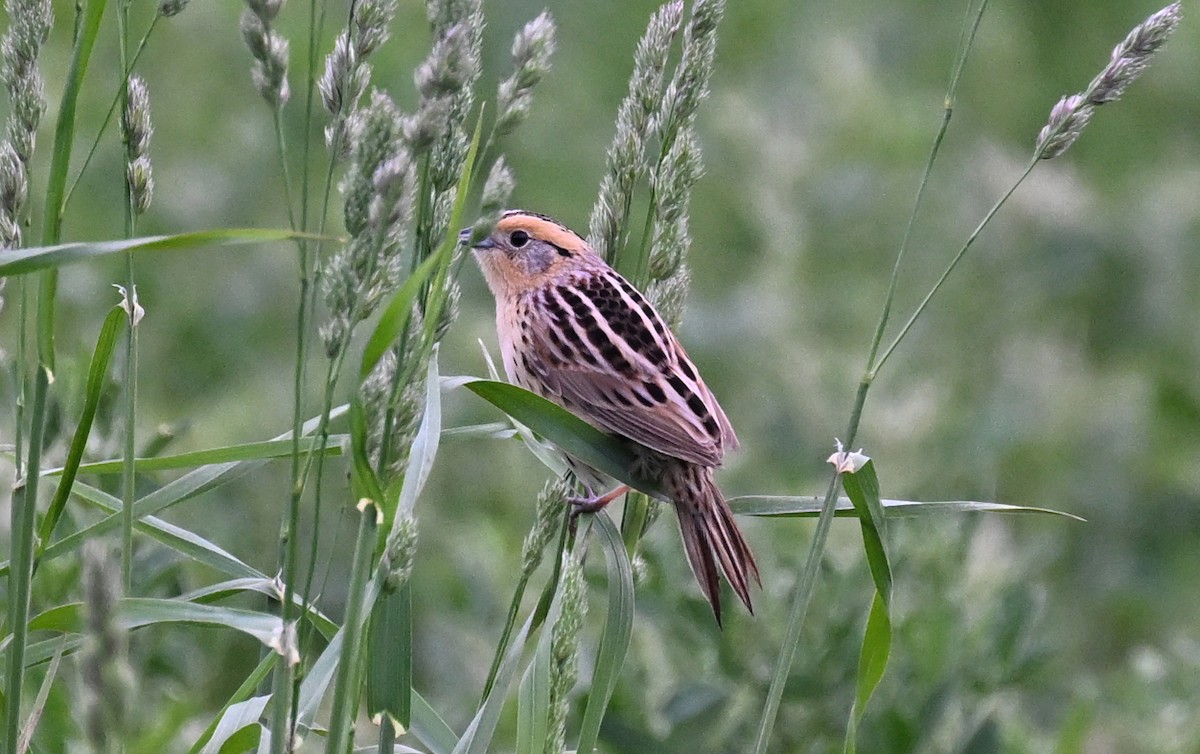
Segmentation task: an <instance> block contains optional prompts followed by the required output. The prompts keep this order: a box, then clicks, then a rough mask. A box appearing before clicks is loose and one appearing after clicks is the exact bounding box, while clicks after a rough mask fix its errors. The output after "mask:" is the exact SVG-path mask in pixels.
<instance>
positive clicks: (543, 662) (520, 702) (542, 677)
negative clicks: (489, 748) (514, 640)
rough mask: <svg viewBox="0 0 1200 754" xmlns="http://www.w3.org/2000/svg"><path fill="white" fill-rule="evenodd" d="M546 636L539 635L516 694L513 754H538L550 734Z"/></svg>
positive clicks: (548, 665)
mask: <svg viewBox="0 0 1200 754" xmlns="http://www.w3.org/2000/svg"><path fill="white" fill-rule="evenodd" d="M549 713H550V632H549V631H547V632H546V633H544V634H542V638H541V641H539V642H538V646H537V650H536V651H535V652H534V654H533V662H531V663H529V667H527V668H526V669H525V675H524V676H523V677H522V678H521V686H520V688H519V690H518V691H517V754H542V752H543V751H544V750H545V746H546V739H547V738H548V737H549V734H550V714H549Z"/></svg>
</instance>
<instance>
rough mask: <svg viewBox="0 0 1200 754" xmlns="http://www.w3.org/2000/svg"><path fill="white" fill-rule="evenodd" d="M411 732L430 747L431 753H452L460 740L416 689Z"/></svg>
mask: <svg viewBox="0 0 1200 754" xmlns="http://www.w3.org/2000/svg"><path fill="white" fill-rule="evenodd" d="M409 732H410V733H412V734H413V735H414V736H416V738H417V740H418V741H420V742H421V743H423V744H424V745H425V746H427V747H428V748H429V751H430V754H450V752H451V751H452V750H453V749H454V746H455V744H456V743H457V742H458V736H457V735H456V734H455V733H454V731H452V730H451V729H450V726H449V725H446V721H445V720H443V719H442V718H441V716H439V715H438V713H437V712H435V711H434V709H433V707H430V706H429V702H427V701H425V697H423V696H421V695H420V694H418V693H417V692H416V691H415V690H414V691H413V692H412V728H411V729H410V731H409Z"/></svg>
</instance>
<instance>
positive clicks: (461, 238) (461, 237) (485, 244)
mask: <svg viewBox="0 0 1200 754" xmlns="http://www.w3.org/2000/svg"><path fill="white" fill-rule="evenodd" d="M472 230H473V229H472V228H463V229H462V230H460V231H459V232H458V242H459V243H460V244H462V245H463V246H471V248H474V249H491V248H493V247H495V245H496V244H495V243H494V242H493V241H492V239H490V238H484V239H483V240H481V241H479V242H478V243H475V244H472V243H471V231H472Z"/></svg>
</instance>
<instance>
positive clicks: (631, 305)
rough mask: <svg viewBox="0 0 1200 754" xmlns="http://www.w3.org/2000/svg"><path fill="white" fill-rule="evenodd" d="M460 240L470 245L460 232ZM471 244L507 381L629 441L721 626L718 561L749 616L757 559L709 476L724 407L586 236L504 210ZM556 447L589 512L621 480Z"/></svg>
mask: <svg viewBox="0 0 1200 754" xmlns="http://www.w3.org/2000/svg"><path fill="white" fill-rule="evenodd" d="M462 240H463V241H464V242H466V243H470V229H468V230H465V231H463V235H462ZM472 246H473V251H474V255H475V258H476V260H477V261H478V263H479V266H480V268H481V270H482V271H483V276H484V279H485V280H486V281H487V285H488V288H489V289H490V290H491V292H492V294H493V296H494V297H495V299H496V331H497V335H498V338H499V341H500V351H501V354H502V356H503V360H504V370H505V372H506V374H507V375H508V379H509V381H510V382H512V383H514V384H516V385H518V386H519V387H522V388H525V389H526V390H529V391H531V392H533V393H536V394H537V395H540V396H541V397H543V398H546V399H547V400H549V401H551V402H553V403H556V404H558V405H559V406H561V407H563V408H565V409H566V410H567V411H570V412H571V413H573V414H575V415H576V416H578V417H579V418H581V419H583V420H584V421H586V422H588V423H589V424H592V425H593V426H595V427H597V428H599V429H601V430H604V431H605V432H608V433H609V434H612V435H615V436H617V437H619V438H624V439H626V440H632V441H633V442H634V445H633V446H632V447H634V448H635V449H636V453H637V457H638V466H639V468H640V469H642V470H643V471H646V470H652V471H651V472H649V473H654V474H655V475H656V481H657V482H658V484H659V485H660V488H661V490H662V491H663V492H664V493H665V494H666V495H667V496H669V497H670V499H671V502H672V503H673V504H674V507H675V511H676V517H677V519H678V521H679V530H680V533H681V535H682V538H683V545H684V551H685V553H686V555H687V559H688V564H689V565H690V566H691V569H692V572H693V574H694V575H695V577H696V581H697V582H698V583H699V585H700V590H701V592H702V593H703V595H704V597H705V598H706V599H707V600H708V602H709V604H710V605H711V607H712V610H713V614H714V616H715V617H716V620H717V624H718V626H719V625H721V594H720V583H719V578H718V567H719V568H720V571H721V572H723V573H724V575H725V579H726V580H727V581H728V582H729V585H730V587H731V588H732V589H733V591H734V593H735V594H736V595H737V596H738V598H739V599H740V600H741V601H742V603H743V604H745V606H746V609H747V610H748V611H750V613H751V614H753V612H754V607H753V604H752V603H751V599H750V579H751V578H753V579H754V581H755V582H757V583H758V584H759V586H760V587H761V586H762V578H761V576H760V575H759V571H758V565H757V563H756V562H755V560H754V554H753V553H752V552H751V550H750V546H749V544H748V543H747V542H746V538H745V537H744V536H743V534H742V532H741V530H740V529H739V528H738V526H737V523H736V522H735V521H734V518H733V512H732V511H731V510H730V508H729V505H728V503H726V501H725V497H724V496H723V495H722V493H721V490H720V488H718V487H717V484H716V482H715V481H714V479H713V470H714V469H715V468H716V467H718V466H720V465H721V461H722V459H723V458H724V455H725V452H726V451H727V450H733V449H736V448H737V447H738V439H737V435H736V434H734V431H733V426H732V425H731V424H730V422H729V419H728V417H727V416H726V415H725V411H724V410H723V409H722V408H721V406H720V404H719V403H717V399H716V397H715V396H714V395H713V393H712V391H711V390H709V388H708V386H707V385H705V384H704V380H703V379H701V377H700V373H699V371H698V370H697V369H696V366H695V364H693V363H692V360H691V359H690V358H688V355H687V353H686V352H685V351H684V350H683V347H682V346H681V345H680V344H679V341H678V340H676V338H675V335H674V334H673V333H672V332H671V330H670V329H669V328H668V327H667V325H666V323H665V322H664V321H663V318H662V317H661V316H660V315H659V313H658V312H657V311H656V310H655V308H654V307H653V305H651V304H650V302H649V301H647V299H646V297H645V296H644V295H643V294H642V293H641V292H640V291H638V290H637V288H635V287H634V286H633V285H632V284H631V283H630V282H629V281H628V280H626V279H625V278H624V277H622V276H621V275H620V274H619V273H618V272H617V271H616V270H615V269H613V268H612V267H611V266H609V264H608V263H607V262H605V261H604V259H603V258H601V257H600V255H599V254H597V253H596V252H595V251H594V250H593V249H592V247H591V246H590V245H589V244H588V242H587V241H586V240H584V238H583V237H582V236H580V235H579V234H578V233H576V232H574V231H573V230H571V229H570V228H568V227H567V226H566V225H563V224H562V223H560V222H559V221H557V220H555V219H553V218H551V217H548V216H546V215H542V214H537V213H535V212H527V211H524V210H508V211H506V212H504V213H502V214H501V215H500V218H499V220H498V222H497V223H496V225H495V227H494V229H493V230H492V231H491V233H490V234H489V235H488V236H487V237H485V238H483V239H481V240H478V241H476V242H475V243H474V244H472ZM564 455H566V460H567V463H568V465H569V466H570V468H571V469H572V470H573V471H574V472H575V476H576V478H577V479H578V480H579V481H580V483H581V484H583V486H584V488H585V489H586V490H587V492H588V497H586V498H575V499H572V501H571V502H572V503H573V504H575V505H576V506H577V508H578V509H579V510H585V511H593V510H597V509H598V508H600V507H603V506H604V505H606V504H607V503H608V502H610V501H611V500H614V499H616V498H617V497H619V496H620V495H621V494H622V493H624V492H625V491H626V490H627V489H628V488H627V487H622V486H619V487H617V488H616V489H614V490H613V491H611V492H608V493H607V494H598V493H599V492H600V491H601V490H603V489H605V487H606V486H608V485H611V484H613V483H614V482H613V481H612V480H611V479H609V478H608V477H607V476H606V475H604V474H603V473H601V472H599V471H597V470H596V469H593V468H592V467H590V466H588V465H587V464H585V463H583V462H581V461H579V460H578V459H576V458H573V457H571V456H570V455H567V454H565V453H564Z"/></svg>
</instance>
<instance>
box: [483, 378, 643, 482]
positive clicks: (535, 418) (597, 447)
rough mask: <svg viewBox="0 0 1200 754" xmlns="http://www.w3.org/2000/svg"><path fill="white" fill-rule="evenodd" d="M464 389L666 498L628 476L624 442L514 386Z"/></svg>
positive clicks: (629, 455)
mask: <svg viewBox="0 0 1200 754" xmlns="http://www.w3.org/2000/svg"><path fill="white" fill-rule="evenodd" d="M466 387H467V389H469V390H470V391H471V392H473V393H475V394H476V395H478V396H479V397H481V398H483V399H484V400H486V401H488V402H489V403H491V404H492V405H494V406H496V407H497V408H499V409H500V410H502V411H504V412H505V413H506V414H508V415H509V416H511V417H512V418H514V419H516V420H517V421H519V422H521V423H522V424H524V425H525V426H527V427H529V428H530V429H532V430H533V431H534V432H537V433H538V434H540V435H542V436H543V437H545V438H546V439H548V440H550V441H551V442H553V443H554V444H555V445H557V446H558V447H560V448H562V450H563V451H565V452H567V453H569V454H570V455H572V456H574V457H575V458H578V459H579V460H581V461H583V462H584V463H586V464H588V465H589V466H592V467H593V468H595V469H598V470H599V471H602V472H603V473H605V474H607V475H608V476H611V477H612V478H614V479H617V480H619V481H621V482H624V483H625V484H628V485H629V486H631V487H633V488H635V489H638V490H641V491H642V492H645V493H646V494H648V495H650V496H652V497H656V498H658V499H660V500H665V499H666V497H665V496H664V494H663V493H662V492H661V491H660V490H659V489H658V485H656V484H654V483H653V482H650V481H649V480H646V479H640V478H637V477H635V476H634V475H633V474H632V473H631V470H632V469H633V468H634V467H635V466H636V459H637V457H636V455H635V454H634V452H633V451H632V450H631V449H630V445H629V444H627V443H626V442H625V441H622V440H619V439H617V438H616V437H613V436H612V435H610V434H607V433H605V432H601V431H600V430H598V429H596V428H595V427H593V426H592V425H590V424H588V423H587V422H585V421H584V420H583V419H580V418H579V417H577V416H575V415H574V414H572V413H571V412H569V411H567V410H566V409H564V408H562V407H560V406H557V405H555V404H553V403H551V402H550V401H548V400H546V399H545V398H542V397H540V396H537V395H534V394H533V393H531V392H529V391H528V390H524V389H522V388H519V387H517V386H516V385H509V384H508V383H506V382H496V381H493V380H476V381H474V382H469V383H467V385H466Z"/></svg>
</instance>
